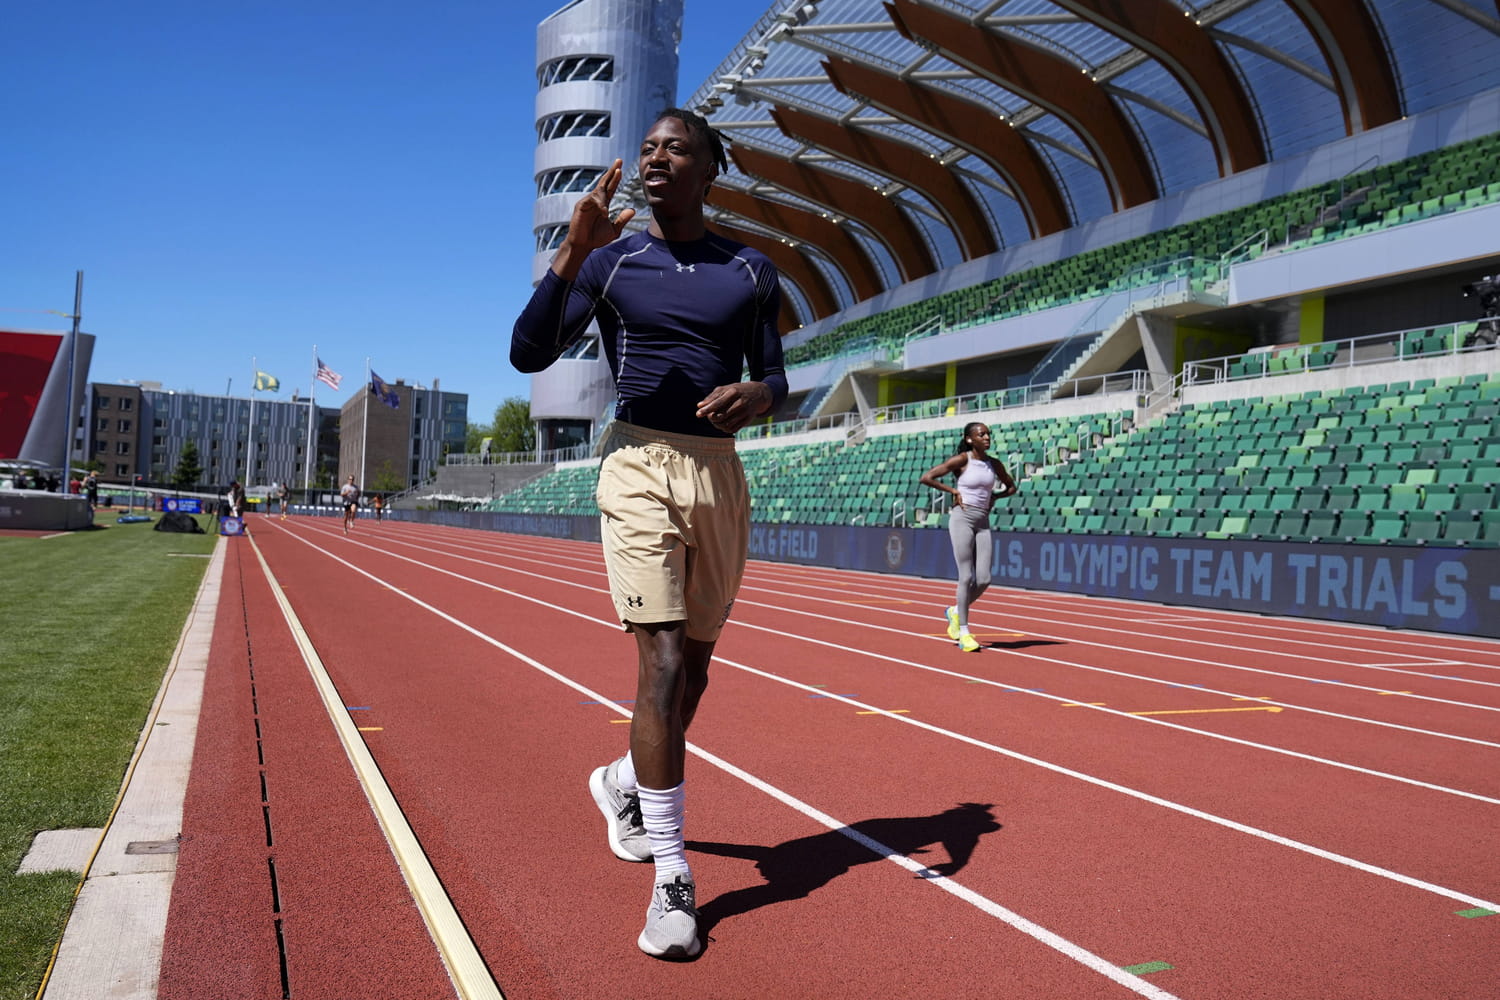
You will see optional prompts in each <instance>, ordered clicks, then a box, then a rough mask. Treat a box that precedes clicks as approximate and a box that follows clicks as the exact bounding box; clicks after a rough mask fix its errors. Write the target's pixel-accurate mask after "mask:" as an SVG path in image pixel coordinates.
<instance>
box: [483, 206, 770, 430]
mask: <svg viewBox="0 0 1500 1000" xmlns="http://www.w3.org/2000/svg"><path fill="white" fill-rule="evenodd" d="M780 304H781V288H780V280H779V278H778V276H777V273H776V268H775V266H774V265H773V264H772V263H771V262H770V261H769V260H768V259H767V258H766V257H765V256H764V255H762V254H761V253H759V252H758V251H755V250H752V249H750V248H749V247H747V246H744V245H743V244H740V243H736V242H734V241H733V240H727V239H725V238H724V237H722V236H719V235H717V234H713V233H710V234H708V235H706V236H705V237H704V238H703V239H701V240H694V241H692V242H689V243H675V242H669V241H667V240H664V239H660V238H658V237H653V236H651V235H650V234H649V233H645V232H640V233H632V234H631V235H628V236H624V237H622V238H620V239H618V240H616V241H615V242H614V243H611V244H610V245H608V246H606V247H601V248H600V249H598V250H595V251H593V252H592V253H590V254H589V256H588V258H587V259H586V260H585V261H584V262H583V267H582V268H581V269H580V270H579V272H578V277H577V278H576V279H575V280H574V281H572V282H567V281H564V280H563V279H562V278H560V277H558V276H557V275H556V274H554V273H553V272H552V271H550V270H549V271H548V272H547V273H546V274H545V275H543V276H542V280H541V283H540V284H538V285H537V287H536V291H535V292H533V293H532V296H531V301H530V302H528V303H527V304H526V308H525V309H524V310H522V312H521V316H520V318H519V319H517V320H516V326H515V330H514V331H513V333H512V335H511V344H510V360H511V364H513V365H515V366H516V368H517V369H519V370H520V371H523V372H539V371H542V370H543V369H545V368H547V367H548V366H549V365H551V364H552V362H554V361H556V360H557V359H558V358H559V357H561V356H562V353H563V352H564V351H566V350H567V349H568V347H569V346H571V345H572V344H573V343H574V342H575V341H577V340H578V338H579V337H581V336H582V335H583V332H584V331H585V330H586V329H587V328H588V325H589V321H590V320H591V319H597V320H598V322H599V330H600V332H601V333H602V334H603V341H604V353H605V356H606V357H607V358H608V360H609V367H610V370H611V371H613V372H614V376H615V390H616V402H615V416H616V418H618V419H620V420H624V421H627V422H629V423H632V424H636V425H638V426H641V427H650V428H653V429H655V430H661V431H668V432H671V433H675V434H697V435H701V436H704V437H729V436H731V435H727V434H725V433H724V432H723V431H721V430H719V429H718V428H717V427H715V426H713V424H711V423H709V422H708V421H707V420H706V419H701V418H699V417H698V416H697V403H698V401H699V400H701V399H703V398H704V397H705V396H707V395H708V394H709V393H710V392H712V391H713V390H714V389H715V388H716V387H718V386H721V385H727V384H729V383H732V382H738V381H740V380H741V378H742V376H743V373H744V370H745V367H746V365H748V367H749V370H750V378H751V380H752V381H756V382H764V383H766V385H767V386H768V387H770V389H771V395H772V403H771V407H772V409H773V410H774V409H775V408H776V407H777V406H779V405H781V402H782V400H784V399H785V398H786V394H787V382H786V370H785V368H784V367H783V364H782V357H781V335H780V333H779V332H778V330H777V326H776V317H777V311H778V309H779V308H780Z"/></svg>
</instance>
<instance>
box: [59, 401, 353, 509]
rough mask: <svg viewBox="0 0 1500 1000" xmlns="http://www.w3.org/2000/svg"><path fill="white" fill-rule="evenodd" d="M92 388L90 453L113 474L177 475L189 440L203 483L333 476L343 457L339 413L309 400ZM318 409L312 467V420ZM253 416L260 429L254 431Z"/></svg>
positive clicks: (159, 479) (123, 477) (294, 481)
mask: <svg viewBox="0 0 1500 1000" xmlns="http://www.w3.org/2000/svg"><path fill="white" fill-rule="evenodd" d="M90 388H91V392H90V407H89V415H88V440H87V443H86V445H85V447H86V450H87V453H88V455H89V456H90V457H92V458H94V459H95V460H97V461H98V462H99V463H100V466H101V467H102V470H103V471H102V475H103V476H104V477H105V479H107V480H114V481H122V482H123V481H128V480H130V479H132V478H133V477H134V476H137V475H138V476H140V477H141V478H142V479H143V480H144V481H146V482H152V483H165V482H169V481H171V479H172V476H173V473H174V472H175V471H176V469H177V463H178V461H179V460H180V459H181V456H182V449H183V446H184V445H186V444H187V443H188V442H189V441H191V442H193V444H194V445H195V446H196V447H197V449H198V465H199V466H200V467H201V468H202V470H203V474H202V476H201V477H200V480H199V481H200V483H201V484H203V485H206V486H210V487H214V488H219V487H222V486H224V485H225V484H227V483H229V482H230V481H231V480H235V479H238V480H239V481H241V482H242V483H244V484H245V485H246V486H247V487H249V486H268V485H270V484H271V483H286V484H288V485H290V486H292V487H293V488H297V487H300V486H302V485H303V484H304V483H305V482H310V483H312V484H314V485H316V484H317V482H318V480H319V478H320V476H321V478H322V481H323V483H324V484H325V485H326V484H329V483H331V482H332V480H333V471H334V463H335V461H336V460H337V454H338V445H337V418H338V411H337V410H336V409H334V408H333V407H327V406H322V407H320V406H316V405H315V404H313V403H311V401H309V400H306V399H298V398H296V397H293V398H292V399H288V400H282V399H271V398H267V397H262V396H257V397H256V398H255V399H254V400H253V404H252V400H250V399H249V398H246V397H240V396H206V395H201V394H199V393H195V392H174V391H172V390H170V389H162V388H161V384H160V383H159V382H140V383H130V384H119V385H109V384H104V383H97V382H96V383H94V384H93V385H92V386H91V387H90ZM252 411H253V413H252ZM310 412H315V413H316V414H317V417H316V419H317V423H318V426H317V433H316V435H315V439H314V441H313V442H312V453H313V454H314V455H315V456H317V459H316V460H315V462H314V464H313V467H312V469H311V470H309V468H308V465H307V457H308V446H309V442H308V433H307V431H308V419H309V416H310ZM252 421H253V430H252Z"/></svg>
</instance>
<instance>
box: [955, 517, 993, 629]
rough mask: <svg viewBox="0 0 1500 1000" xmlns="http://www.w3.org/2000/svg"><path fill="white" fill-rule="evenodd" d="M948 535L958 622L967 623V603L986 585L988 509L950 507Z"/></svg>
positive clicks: (977, 598)
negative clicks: (955, 568)
mask: <svg viewBox="0 0 1500 1000" xmlns="http://www.w3.org/2000/svg"><path fill="white" fill-rule="evenodd" d="M948 537H949V538H951V539H952V540H953V561H954V562H956V563H958V599H957V600H956V601H955V602H954V603H955V606H956V607H957V608H958V623H959V624H960V625H963V626H967V625H968V624H969V605H971V604H973V603H974V602H975V601H977V600H979V595H981V594H983V593H984V592H985V591H986V590H988V589H989V586H990V552H991V549H992V548H993V544H994V543H993V542H992V541H991V540H990V512H989V511H987V510H979V509H978V508H971V507H954V508H953V510H952V512H951V513H950V514H949V515H948Z"/></svg>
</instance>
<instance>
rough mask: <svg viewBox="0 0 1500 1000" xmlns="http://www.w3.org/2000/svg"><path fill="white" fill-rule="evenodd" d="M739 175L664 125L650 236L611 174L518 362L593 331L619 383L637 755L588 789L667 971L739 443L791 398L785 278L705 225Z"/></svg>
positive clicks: (614, 459) (623, 570) (681, 938)
mask: <svg viewBox="0 0 1500 1000" xmlns="http://www.w3.org/2000/svg"><path fill="white" fill-rule="evenodd" d="M726 168H727V161H726V158H725V156H724V147H723V144H722V143H721V141H720V139H719V137H718V135H717V134H716V133H715V132H714V131H713V129H711V128H710V127H709V125H708V123H707V122H706V121H705V120H704V119H703V118H701V117H700V116H698V115H696V114H694V113H692V112H690V111H683V110H681V109H679V108H671V109H668V110H666V111H663V112H662V113H661V114H660V115H659V116H658V117H657V119H656V121H655V122H654V123H653V124H652V126H651V129H650V132H649V133H648V134H647V135H646V138H645V139H644V141H643V142H642V144H641V151H640V159H639V172H640V177H641V180H642V182H643V185H644V188H645V195H646V202H647V204H648V205H649V206H650V207H651V224H650V226H649V227H648V228H647V229H646V231H645V232H637V233H632V234H630V235H622V234H623V233H624V227H625V223H627V222H628V221H630V219H631V218H633V217H634V216H635V210H634V209H630V208H626V209H623V210H622V211H621V212H620V213H619V215H618V216H616V217H615V218H614V219H613V220H612V219H611V218H610V209H609V203H610V199H611V198H612V197H613V196H614V193H615V190H616V188H617V187H618V186H619V184H620V178H621V175H622V174H623V164H622V162H621V161H619V160H616V161H615V162H614V165H613V166H612V167H610V168H609V169H608V170H607V171H605V172H604V174H603V176H601V177H600V178H599V181H598V183H596V184H595V185H594V188H593V190H591V191H590V192H589V193H588V194H587V195H585V196H584V197H583V198H582V199H581V200H579V202H578V203H577V205H575V206H574V209H573V217H572V220H571V223H570V225H569V227H568V235H567V239H566V240H565V241H564V243H563V245H562V247H561V248H560V249H559V250H558V252H557V256H556V257H554V258H553V260H552V266H551V268H550V269H549V270H548V271H547V273H546V274H544V275H543V276H542V280H541V282H540V284H538V285H537V288H536V291H535V293H534V294H533V295H532V298H531V301H530V302H529V303H528V304H527V306H526V308H525V309H524V310H523V311H522V313H521V316H520V318H519V319H518V320H517V321H516V326H515V332H514V334H513V337H512V340H511V353H510V356H511V363H512V364H514V365H515V366H516V367H517V368H518V369H520V370H521V371H523V372H536V371H541V370H543V369H544V368H547V367H548V366H549V365H551V364H552V363H553V362H554V361H556V360H557V358H558V357H559V356H561V355H562V353H563V352H564V351H565V350H567V348H568V347H569V346H570V345H571V344H573V343H574V342H575V341H576V340H577V339H578V338H579V337H580V336H582V334H583V332H584V331H585V329H586V328H587V327H588V325H589V322H590V320H597V321H598V323H599V328H600V331H601V332H602V335H603V345H604V351H605V354H606V356H607V357H608V360H609V364H610V368H611V369H612V371H613V372H614V376H615V386H616V391H617V399H616V405H615V420H614V423H613V424H612V426H611V430H610V436H609V439H608V441H607V443H606V445H605V449H604V459H603V461H602V463H601V465H600V468H599V488H598V501H599V511H600V523H601V526H602V532H603V541H604V560H605V566H606V568H607V569H608V571H609V582H610V593H611V596H612V597H613V599H614V604H615V610H616V613H617V614H618V616H619V618H620V621H621V622H622V623H623V624H624V626H625V628H626V629H628V630H630V631H632V632H633V633H634V634H635V642H636V651H637V656H638V660H639V665H638V672H637V681H636V685H637V688H636V702H635V715H634V718H633V720H632V722H631V726H630V750H629V752H628V753H627V754H626V755H625V756H624V757H623V758H621V759H619V760H617V761H614V762H612V763H610V764H608V765H606V766H604V767H600V768H598V769H597V770H596V771H594V773H593V774H592V776H591V777H590V779H589V788H590V790H591V791H592V793H593V796H594V800H595V802H596V803H597V804H598V806H599V808H600V810H601V811H602V812H603V813H604V815H605V820H606V823H607V832H608V839H609V845H610V849H611V850H612V851H613V852H614V853H615V855H616V856H618V857H620V858H622V859H624V860H627V861H647V860H651V859H654V860H655V862H656V878H655V887H654V890H653V892H652V896H651V903H650V905H649V907H648V908H647V911H646V926H645V929H644V930H642V931H641V934H640V937H639V938H638V939H637V942H636V943H637V944H638V945H639V947H640V948H641V950H642V951H644V952H646V953H647V954H649V955H654V956H656V957H659V958H691V957H693V956H694V955H696V954H698V952H699V950H700V948H701V944H700V943H699V941H698V926H697V909H696V898H697V897H696V886H695V883H694V881H693V875H692V872H691V870H690V869H689V867H688V863H687V857H686V855H685V854H684V851H683V833H682V821H683V802H684V784H683V778H684V760H685V757H686V746H685V733H686V731H687V728H688V726H689V725H690V724H691V723H692V721H693V715H694V713H695V712H696V711H697V708H698V701H699V699H700V698H702V696H703V691H704V689H705V688H706V687H707V686H708V666H709V662H710V660H711V659H712V657H713V651H714V644H715V643H716V642H717V641H718V638H719V632H720V630H721V629H722V628H723V625H724V622H725V621H726V620H727V619H728V617H729V611H730V607H731V606H732V605H733V604H734V598H735V594H736V593H738V591H739V587H740V580H741V578H742V577H743V576H744V571H745V557H746V552H747V546H748V540H749V530H750V501H749V491H748V489H747V487H746V484H745V473H744V469H743V467H742V466H741V465H740V459H739V456H738V455H737V454H736V453H735V448H734V434H735V432H736V431H738V430H739V429H740V428H742V427H744V426H745V425H746V424H748V423H749V422H750V421H751V420H754V419H756V418H757V417H761V416H765V415H766V414H769V413H770V412H771V411H772V410H774V409H775V408H776V406H777V405H778V404H780V402H781V401H782V400H783V399H785V398H786V393H787V382H786V374H785V371H784V369H783V366H782V356H781V339H780V336H779V333H778V330H777V324H776V320H777V312H778V310H779V308H780V302H781V299H780V295H781V292H780V285H779V278H778V276H777V273H776V269H775V267H773V266H772V264H771V262H770V261H769V260H768V259H767V258H766V257H764V256H762V255H761V254H760V253H758V252H756V251H754V250H751V249H750V248H749V247H746V246H744V245H743V244H740V243H735V242H733V241H731V240H727V239H724V238H723V237H721V236H718V235H716V234H714V233H710V232H709V231H708V230H707V228H706V227H705V225H704V219H703V199H704V196H705V195H706V194H707V193H708V190H709V187H710V185H712V183H713V180H714V178H715V177H717V176H718V174H719V171H721V170H723V169H726ZM747 365H748V368H749V371H750V378H749V380H748V381H741V380H740V379H741V373H742V371H743V370H744V368H745V367H746V366H747Z"/></svg>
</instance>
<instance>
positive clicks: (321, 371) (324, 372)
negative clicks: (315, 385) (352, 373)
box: [313, 358, 344, 389]
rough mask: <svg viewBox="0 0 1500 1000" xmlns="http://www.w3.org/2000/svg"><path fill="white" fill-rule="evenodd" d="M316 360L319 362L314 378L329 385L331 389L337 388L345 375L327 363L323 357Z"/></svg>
mask: <svg viewBox="0 0 1500 1000" xmlns="http://www.w3.org/2000/svg"><path fill="white" fill-rule="evenodd" d="M316 360H317V362H318V370H317V371H316V372H314V373H313V378H315V379H317V380H318V381H319V382H322V383H323V384H325V385H327V386H328V388H330V389H337V388H338V387H339V383H340V382H342V381H343V380H344V376H342V375H340V374H339V373H338V372H336V371H334V370H333V369H332V368H329V367H328V366H327V365H325V364H324V363H323V359H322V358H317V359H316Z"/></svg>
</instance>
